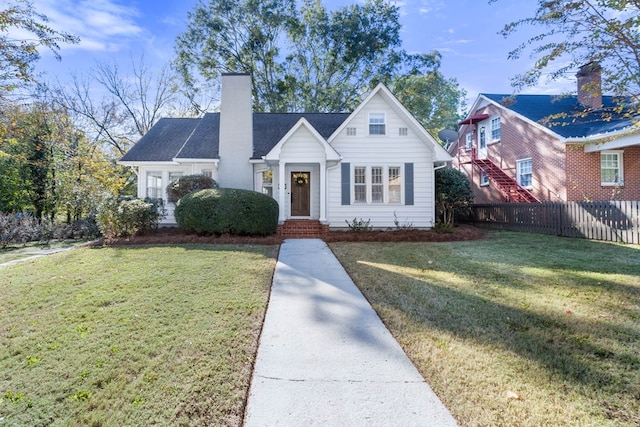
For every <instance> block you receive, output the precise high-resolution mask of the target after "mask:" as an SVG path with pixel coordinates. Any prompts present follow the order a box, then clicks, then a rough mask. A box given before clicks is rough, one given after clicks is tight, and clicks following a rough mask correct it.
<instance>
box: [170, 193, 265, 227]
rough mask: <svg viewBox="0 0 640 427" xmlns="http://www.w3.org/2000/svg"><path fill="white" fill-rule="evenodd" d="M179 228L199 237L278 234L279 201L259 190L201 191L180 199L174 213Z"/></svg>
mask: <svg viewBox="0 0 640 427" xmlns="http://www.w3.org/2000/svg"><path fill="white" fill-rule="evenodd" d="M174 215H175V217H176V222H177V223H178V227H180V228H182V229H184V230H186V231H190V232H196V233H198V234H216V235H220V234H234V235H244V236H247V235H260V236H266V235H269V234H274V233H275V232H276V228H277V226H278V202H276V201H275V200H274V199H273V198H271V197H269V196H267V195H265V194H261V193H258V192H255V191H249V190H238V189H233V188H218V189H206V190H199V191H195V192H192V193H189V194H187V195H186V196H184V197H182V198H181V199H180V202H179V203H178V206H177V207H176V210H175V211H174Z"/></svg>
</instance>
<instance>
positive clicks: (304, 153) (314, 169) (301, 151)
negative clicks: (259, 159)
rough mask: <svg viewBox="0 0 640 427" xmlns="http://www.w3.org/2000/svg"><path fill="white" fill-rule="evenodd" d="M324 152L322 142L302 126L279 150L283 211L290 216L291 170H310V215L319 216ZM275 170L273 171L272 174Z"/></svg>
mask: <svg viewBox="0 0 640 427" xmlns="http://www.w3.org/2000/svg"><path fill="white" fill-rule="evenodd" d="M324 159H325V152H324V147H323V146H322V144H321V143H320V142H319V141H318V140H317V139H316V138H315V137H314V136H313V134H312V133H311V132H310V131H309V130H308V129H307V128H305V127H304V126H301V127H300V128H298V130H297V131H296V132H295V134H293V135H291V137H290V138H289V139H288V140H287V141H286V142H285V143H284V145H283V146H282V151H281V152H280V162H281V164H283V163H286V168H285V183H286V191H285V200H284V205H285V213H286V216H287V217H290V216H291V185H292V183H291V172H310V174H311V179H310V184H311V217H312V218H320V167H319V165H318V163H319V162H322V161H324ZM276 173H277V172H276V171H274V174H276Z"/></svg>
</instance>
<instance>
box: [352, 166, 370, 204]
mask: <svg viewBox="0 0 640 427" xmlns="http://www.w3.org/2000/svg"><path fill="white" fill-rule="evenodd" d="M353 194H354V201H355V202H357V203H366V202H367V168H364V167H356V168H354V170H353Z"/></svg>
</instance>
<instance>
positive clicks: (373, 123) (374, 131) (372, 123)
mask: <svg viewBox="0 0 640 427" xmlns="http://www.w3.org/2000/svg"><path fill="white" fill-rule="evenodd" d="M386 133H387V126H386V124H385V116H384V113H369V135H386Z"/></svg>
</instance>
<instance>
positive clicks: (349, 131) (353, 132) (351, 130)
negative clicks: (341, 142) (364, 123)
mask: <svg viewBox="0 0 640 427" xmlns="http://www.w3.org/2000/svg"><path fill="white" fill-rule="evenodd" d="M347 136H356V128H347Z"/></svg>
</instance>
